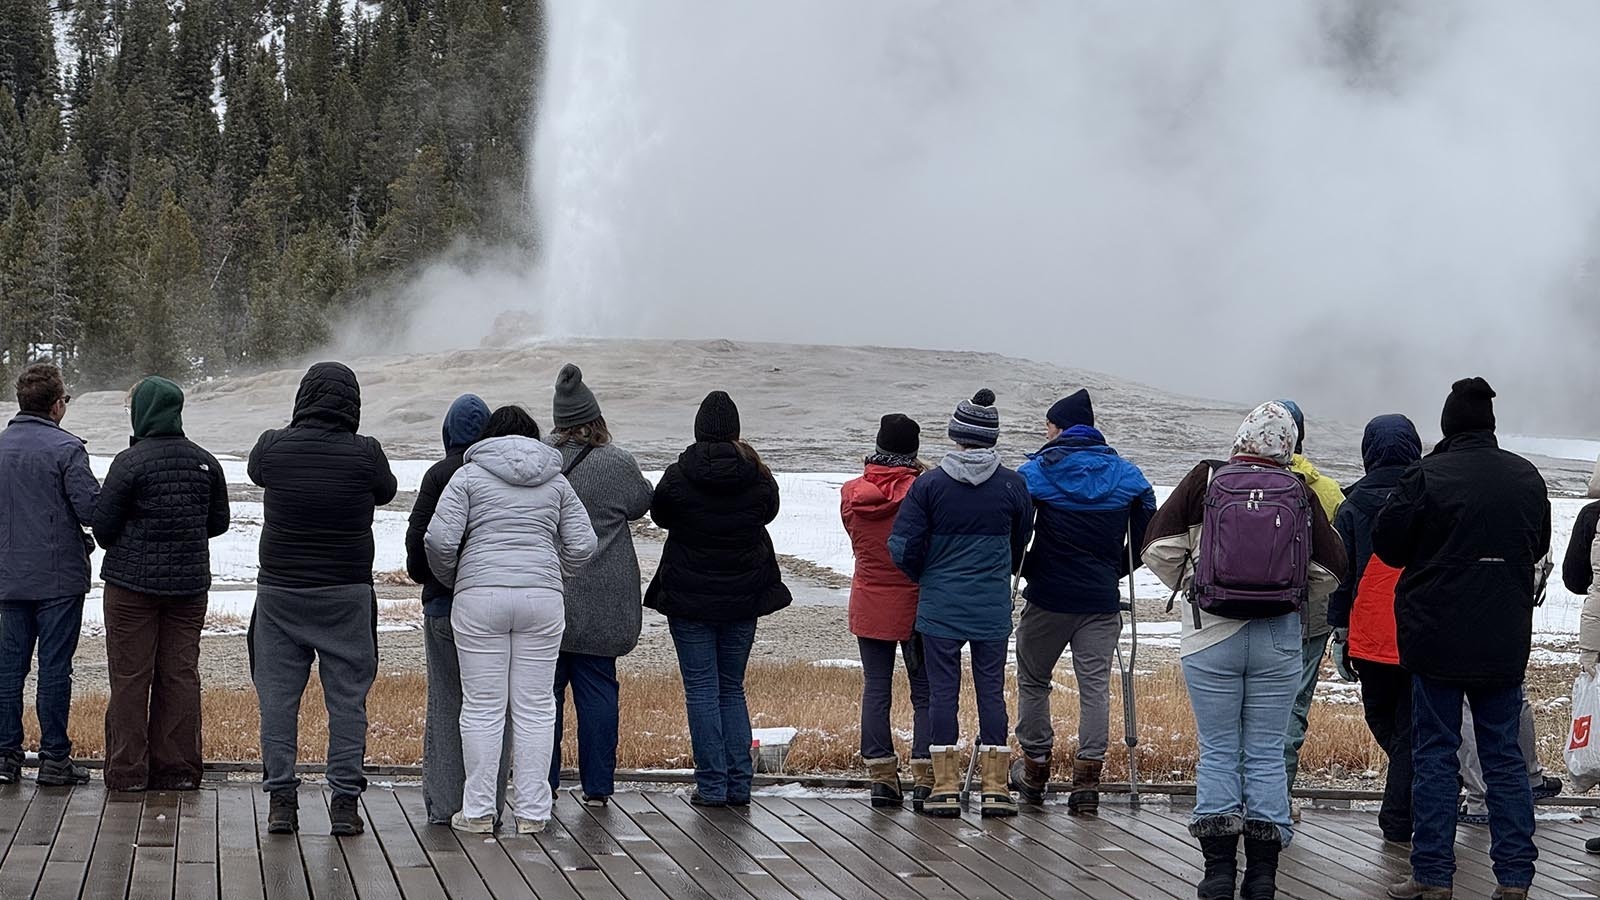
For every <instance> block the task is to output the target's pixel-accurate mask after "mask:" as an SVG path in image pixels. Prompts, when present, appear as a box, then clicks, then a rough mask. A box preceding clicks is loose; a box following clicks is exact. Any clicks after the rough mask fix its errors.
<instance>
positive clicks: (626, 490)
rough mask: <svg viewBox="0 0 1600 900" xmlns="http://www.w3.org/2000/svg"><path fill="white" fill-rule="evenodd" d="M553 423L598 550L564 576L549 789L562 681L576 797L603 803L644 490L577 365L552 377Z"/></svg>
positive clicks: (630, 625)
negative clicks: (574, 729) (574, 753)
mask: <svg viewBox="0 0 1600 900" xmlns="http://www.w3.org/2000/svg"><path fill="white" fill-rule="evenodd" d="M553 414H554V421H555V429H554V430H553V431H552V432H551V434H550V436H549V438H548V440H549V442H550V444H551V446H553V447H555V448H556V449H557V450H559V451H561V458H562V471H563V473H564V474H565V475H566V476H567V480H568V481H569V482H571V484H572V488H573V490H575V491H577V494H578V499H579V500H581V501H582V502H583V505H584V508H585V509H587V510H588V512H589V520H590V522H592V523H593V525H594V531H595V536H596V537H597V538H598V539H599V549H598V550H596V551H595V554H594V557H593V558H592V559H591V560H590V561H589V564H588V565H586V566H584V567H583V569H582V570H581V571H580V572H578V573H577V574H576V575H574V576H570V577H568V578H567V580H566V587H565V593H566V600H567V630H566V632H565V634H564V635H563V637H562V639H561V656H560V659H559V660H558V661H557V662H556V678H555V694H556V745H555V752H554V753H552V754H551V756H550V787H551V790H556V789H559V787H560V784H561V736H562V720H563V717H564V713H565V710H566V695H567V689H568V688H569V687H570V688H571V689H572V703H573V707H574V710H575V712H576V713H577V716H578V773H579V777H580V780H581V782H582V785H583V801H584V802H585V803H587V804H590V805H592V806H603V805H605V803H606V802H607V801H608V800H609V798H610V797H611V793H612V791H613V781H614V775H615V773H616V769H617V701H618V688H617V657H619V656H626V655H627V654H628V653H629V652H631V651H632V650H633V648H634V646H635V645H637V644H638V643H639V631H640V628H641V627H642V626H643V608H642V606H641V605H640V589H639V580H640V579H639V557H638V555H637V554H635V553H634V549H633V533H632V531H631V530H630V529H629V524H628V523H630V522H633V521H634V520H636V519H641V518H643V517H644V515H645V513H647V512H649V511H650V499H651V494H652V489H651V487H650V482H648V481H646V480H645V477H644V475H643V474H642V473H641V472H640V471H639V464H638V463H636V462H634V459H633V456H632V455H631V454H630V453H628V451H626V450H624V449H622V448H621V447H618V446H617V445H616V444H614V443H612V440H611V433H610V431H609V430H607V428H606V420H605V418H604V417H602V416H601V415H600V404H599V403H598V402H597V401H596V400H595V397H594V392H592V391H590V390H589V387H588V386H587V385H585V384H584V383H583V372H582V371H580V370H579V369H578V367H577V366H574V365H571V364H568V365H566V366H563V367H562V369H561V374H560V375H558V376H557V377H556V394H555V401H554V407H553Z"/></svg>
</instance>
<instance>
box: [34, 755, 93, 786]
mask: <svg viewBox="0 0 1600 900" xmlns="http://www.w3.org/2000/svg"><path fill="white" fill-rule="evenodd" d="M88 783H89V770H88V769H85V768H84V767H83V766H80V765H78V764H77V763H75V762H73V761H72V759H71V757H68V758H67V759H41V760H39V784H40V785H41V786H42V787H63V786H66V785H72V784H88Z"/></svg>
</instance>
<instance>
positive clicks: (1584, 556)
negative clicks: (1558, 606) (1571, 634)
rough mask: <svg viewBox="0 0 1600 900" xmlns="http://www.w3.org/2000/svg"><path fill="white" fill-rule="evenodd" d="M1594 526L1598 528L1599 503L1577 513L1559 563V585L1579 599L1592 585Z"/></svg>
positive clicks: (1599, 517)
mask: <svg viewBox="0 0 1600 900" xmlns="http://www.w3.org/2000/svg"><path fill="white" fill-rule="evenodd" d="M1596 526H1600V502H1595V503H1591V504H1589V505H1588V506H1585V507H1584V508H1583V509H1581V510H1579V511H1578V521H1577V522H1575V523H1573V526H1572V538H1571V539H1570V540H1569V541H1568V542H1567V555H1566V558H1565V559H1563V560H1562V562H1561V583H1562V584H1564V585H1566V586H1567V590H1569V591H1571V592H1573V593H1574V594H1577V595H1578V596H1579V597H1582V596H1584V595H1585V594H1587V593H1589V588H1590V587H1591V586H1592V585H1593V584H1594V561H1593V559H1592V558H1591V556H1590V553H1591V551H1592V550H1593V548H1594V536H1595V531H1596Z"/></svg>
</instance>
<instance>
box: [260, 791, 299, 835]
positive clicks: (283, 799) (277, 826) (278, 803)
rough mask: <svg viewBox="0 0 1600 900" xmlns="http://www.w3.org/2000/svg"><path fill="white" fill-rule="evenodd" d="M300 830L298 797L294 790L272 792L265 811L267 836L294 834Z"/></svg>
mask: <svg viewBox="0 0 1600 900" xmlns="http://www.w3.org/2000/svg"><path fill="white" fill-rule="evenodd" d="M299 830H300V795H299V794H297V793H295V789H294V788H283V789H282V790H277V791H273V792H272V805H271V807H269V808H268V809H267V834H294V833H295V832H296V831H299Z"/></svg>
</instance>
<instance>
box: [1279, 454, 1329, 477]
mask: <svg viewBox="0 0 1600 900" xmlns="http://www.w3.org/2000/svg"><path fill="white" fill-rule="evenodd" d="M1289 471H1291V472H1293V473H1295V474H1296V475H1299V476H1300V477H1301V478H1303V479H1305V482H1306V484H1316V483H1317V482H1319V481H1321V480H1322V479H1324V478H1326V477H1328V476H1326V475H1324V474H1322V470H1321V469H1319V468H1317V464H1316V463H1314V462H1312V461H1311V460H1309V459H1307V458H1306V456H1305V455H1304V454H1302V453H1296V454H1295V455H1294V456H1291V457H1289Z"/></svg>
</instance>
